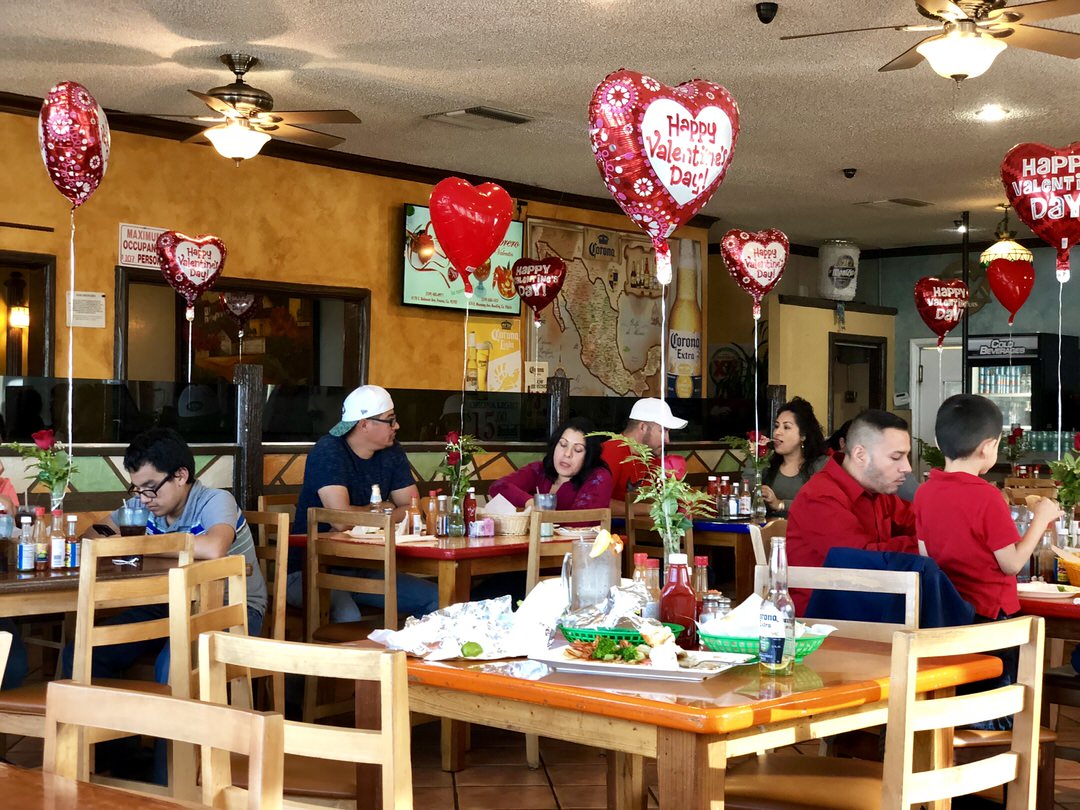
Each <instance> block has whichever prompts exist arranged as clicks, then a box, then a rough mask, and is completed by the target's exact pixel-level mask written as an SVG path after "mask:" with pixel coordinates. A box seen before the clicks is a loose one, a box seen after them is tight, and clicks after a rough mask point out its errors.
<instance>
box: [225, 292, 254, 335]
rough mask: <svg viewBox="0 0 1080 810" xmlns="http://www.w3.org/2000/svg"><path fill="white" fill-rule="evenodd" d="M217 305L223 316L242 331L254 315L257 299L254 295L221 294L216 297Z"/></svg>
mask: <svg viewBox="0 0 1080 810" xmlns="http://www.w3.org/2000/svg"><path fill="white" fill-rule="evenodd" d="M218 303H219V304H220V305H221V309H222V310H223V311H224V312H225V314H226V315H228V316H229V317H230V318H232V319H233V320H234V321H236V324H237V326H239V327H240V328H241V329H243V328H244V326H245V325H246V324H247V322H248V321H250V320H251V316H252V315H254V314H255V310H256V309H257V308H258V304H259V299H258V298H257V297H256V296H255V294H254V293H233V292H223V293H221V295H219V296H218Z"/></svg>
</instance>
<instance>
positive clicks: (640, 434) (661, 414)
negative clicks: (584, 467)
mask: <svg viewBox="0 0 1080 810" xmlns="http://www.w3.org/2000/svg"><path fill="white" fill-rule="evenodd" d="M684 427H686V420H685V419H679V418H677V417H676V416H675V415H673V414H672V413H671V408H669V407H668V404H667V403H666V402H664V401H663V400H661V399H656V398H655V397H647V398H645V399H639V400H638V401H637V402H635V403H634V407H633V408H631V409H630V418H629V419H628V420H627V421H626V427H625V428H623V431H622V435H623V436H626V437H627V438H628V439H633V440H634V441H636V442H639V443H640V444H643V445H645V446H646V447H648V448H649V449H650V450H652V452H653V463H654V464H658V463H659V461H658V460H659V458H660V443H661V440H663V442H664V443H667V442H668V440H669V438H668V431H669V430H680V429H682V428H684ZM601 458H603V459H604V461H606V462H607V465H608V467H609V468H610V469H611V477H612V478H613V479H614V486H613V487H612V490H611V512H612V514H616V515H625V514H626V488H627V486H628V485H630V484H633V485H635V486H636V485H637V484H638V483H640V482H641V480H642V479H643V478H644V477H645V476H646V475H647V474H648V470H647V469H646V468H645V465H643V464H642V463H641V462H640V461H638V460H637V459H636V458H635V457H633V456H631V455H630V448H629V447H627V446H626V445H625V444H623V443H622V442H621V441H619V440H618V439H608V440H607V441H606V442H604V446H603V449H602V450H601Z"/></svg>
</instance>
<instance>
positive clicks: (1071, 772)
mask: <svg viewBox="0 0 1080 810" xmlns="http://www.w3.org/2000/svg"><path fill="white" fill-rule="evenodd" d="M1058 744H1059V746H1060V747H1071V746H1076V747H1077V748H1080V709H1063V710H1062V717H1061V720H1060V722H1059V725H1058ZM41 749H42V745H41V740H36V739H32V738H23V739H19V740H17V741H13V744H12V747H11V748H10V749H9V751H8V754H7V758H8V759H9V760H10V761H11V762H13V763H15V764H16V765H20V766H23V767H29V768H36V767H40V766H41ZM816 751H817V745H816V744H810V745H806V746H802V747H801V749H800V754H801V755H803V756H814V755H815V754H816ZM540 755H541V760H542V767H541V768H540V769H538V770H535V771H534V770H531V769H530V768H529V767H528V766H527V765H526V764H525V741H524V737H522V736H521V735H520V734H513V733H510V732H505V731H499V730H496V729H489V728H484V727H482V726H473V728H472V750H471V751H470V752H469V753H468V754H467V760H466V762H467V767H466V768H465V769H464V770H463V771H461V772H460V773H456V774H448V773H443V772H442V771H441V770H440V769H439V729H438V726H437V724H428V725H424V726H417V727H415V728H414V729H413V795H414V798H415V801H414V806H415V807H416V808H418V810H572V809H573V810H577V808H602V807H605V800H606V790H605V778H606V770H605V762H604V753H603V752H602V751H600V750H599V749H596V748H588V747H586V746H580V745H572V744H570V743H564V742H560V741H558V740H548V739H544V740H541V743H540ZM646 778H647V780H648V782H649V785H650V796H649V807H653V808H655V807H657V803H656V768H655V766H654V765H652V764H651V763H650V765H649V767H648V770H647V772H646ZM327 806H330V807H339V808H348V809H349V810H351V808H352V807H353V803H352V802H338V803H333V802H330V803H328V804H327ZM1055 810H1080V763H1077V762H1072V761H1070V760H1065V759H1058V761H1057V794H1056V804H1055Z"/></svg>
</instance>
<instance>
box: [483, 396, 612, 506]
mask: <svg viewBox="0 0 1080 810" xmlns="http://www.w3.org/2000/svg"><path fill="white" fill-rule="evenodd" d="M592 430H593V428H592V425H591V424H590V423H589V421H588V420H587V419H585V418H583V417H574V418H573V419H568V420H567V421H566V422H564V423H563V424H562V425H560V426H559V428H558V429H557V430H556V431H555V432H554V433H553V434H552V435H551V438H550V439H549V440H548V446H547V452H546V453H545V454H544V458H543V460H542V461H534V462H532V463H531V464H526V465H525V466H524V467H522V468H521V469H520V470H518V471H516V472H513V473H510V475H507V476H506V477H504V478H500V479H499V480H498V481H496V482H495V483H494V484H492V485H491V489H490V490H488V495H489V497H495V496H496V495H502V496H503V497H504V498H506V499H507V500H508V501H510V503H512V504H514V506H516V507H518V508H519V509H521V508H523V507H525V506H527V505H530V504H531V503H532V499H533V496H534V495H536V494H537V493H538V492H539V493H549V492H553V493H555V508H556V509H559V510H564V509H602V508H607V507H608V506H610V505H611V486H612V483H611V471H610V470H609V469H608V466H607V464H605V463H604V460H603V459H602V458H600V448H601V445H603V443H604V439H603V437H600V436H590V435H589V434H590V433H592Z"/></svg>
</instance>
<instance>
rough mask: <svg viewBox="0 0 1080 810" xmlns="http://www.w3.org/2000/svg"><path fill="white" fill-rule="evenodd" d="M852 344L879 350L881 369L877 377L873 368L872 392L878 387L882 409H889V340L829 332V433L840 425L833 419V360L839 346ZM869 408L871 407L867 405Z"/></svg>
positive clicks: (876, 336)
mask: <svg viewBox="0 0 1080 810" xmlns="http://www.w3.org/2000/svg"><path fill="white" fill-rule="evenodd" d="M842 343H852V344H855V345H865V346H866V348H868V349H875V348H876V349H877V351H878V356H879V357H880V358H881V369H880V370H879V372H878V374H877V375H874V374H873V368H872V367H871V377H870V390H871V392H873V390H874V386H875V385H877V386H878V387H879V388H880V390H881V398H882V403H881V408H882V410H887V409H888V407H889V403H888V398H889V386H888V380H889V339H888V338H887V337H882V336H881V335H855V334H852V333H850V332H829V375H828V384H827V385H828V387H827V388H826V390H827V391H828V397H829V433H830V434H831V433H832V432H833V431H835V430H836V429H837V428H838V427H839V425H837V424H835V420H834V418H833V358H834V357H835V356H836V347H837V345H838V344H842ZM867 407H870V406H869V405H867Z"/></svg>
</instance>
